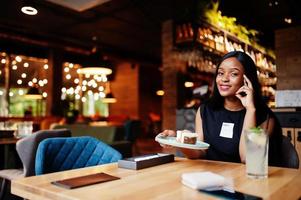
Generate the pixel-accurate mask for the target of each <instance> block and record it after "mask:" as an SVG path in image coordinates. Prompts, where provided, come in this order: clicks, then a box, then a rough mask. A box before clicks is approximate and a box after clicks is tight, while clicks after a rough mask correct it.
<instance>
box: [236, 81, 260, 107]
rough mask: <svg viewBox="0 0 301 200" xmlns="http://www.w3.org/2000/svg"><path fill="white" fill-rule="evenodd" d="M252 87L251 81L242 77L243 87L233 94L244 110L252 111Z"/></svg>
mask: <svg viewBox="0 0 301 200" xmlns="http://www.w3.org/2000/svg"><path fill="white" fill-rule="evenodd" d="M253 93H254V92H253V86H252V83H251V81H250V80H249V79H248V78H247V76H246V75H244V85H243V86H242V87H241V88H239V89H238V90H237V92H236V94H235V96H236V97H237V98H239V100H240V101H241V103H242V105H243V106H244V107H245V108H246V109H254V108H255V105H254V97H253Z"/></svg>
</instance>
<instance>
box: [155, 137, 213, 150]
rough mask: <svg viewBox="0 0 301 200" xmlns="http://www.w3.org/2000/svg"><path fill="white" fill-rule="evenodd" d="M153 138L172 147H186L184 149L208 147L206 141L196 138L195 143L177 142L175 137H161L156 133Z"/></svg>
mask: <svg viewBox="0 0 301 200" xmlns="http://www.w3.org/2000/svg"><path fill="white" fill-rule="evenodd" d="M155 140H156V141H157V142H159V143H161V144H166V145H170V146H174V147H180V148H186V149H197V150H200V149H208V148H209V146H210V145H209V144H208V143H206V142H202V141H199V140H197V142H196V144H184V143H181V142H178V141H177V140H176V137H163V136H161V135H157V136H156V138H155Z"/></svg>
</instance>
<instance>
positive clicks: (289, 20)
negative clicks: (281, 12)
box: [284, 18, 292, 24]
mask: <svg viewBox="0 0 301 200" xmlns="http://www.w3.org/2000/svg"><path fill="white" fill-rule="evenodd" d="M284 21H285V22H286V23H288V24H291V23H292V19H291V18H284Z"/></svg>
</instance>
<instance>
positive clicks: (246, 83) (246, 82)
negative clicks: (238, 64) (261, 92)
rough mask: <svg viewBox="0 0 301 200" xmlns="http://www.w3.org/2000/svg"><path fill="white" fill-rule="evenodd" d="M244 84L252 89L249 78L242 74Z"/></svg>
mask: <svg viewBox="0 0 301 200" xmlns="http://www.w3.org/2000/svg"><path fill="white" fill-rule="evenodd" d="M244 86H246V87H249V88H251V89H253V86H252V83H251V81H250V79H248V77H247V76H246V75H245V74H244Z"/></svg>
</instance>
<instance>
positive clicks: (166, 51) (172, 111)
mask: <svg viewBox="0 0 301 200" xmlns="http://www.w3.org/2000/svg"><path fill="white" fill-rule="evenodd" d="M172 48H173V31H172V21H171V20H169V21H166V22H164V23H163V26H162V69H163V72H162V73H163V74H162V75H163V76H162V78H163V90H164V92H165V93H164V96H163V103H162V122H163V123H162V129H163V130H164V129H173V130H175V129H176V109H177V103H178V97H177V96H178V94H177V72H178V70H180V69H183V67H185V63H183V62H181V61H179V60H177V59H175V57H174V56H173V54H172Z"/></svg>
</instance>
